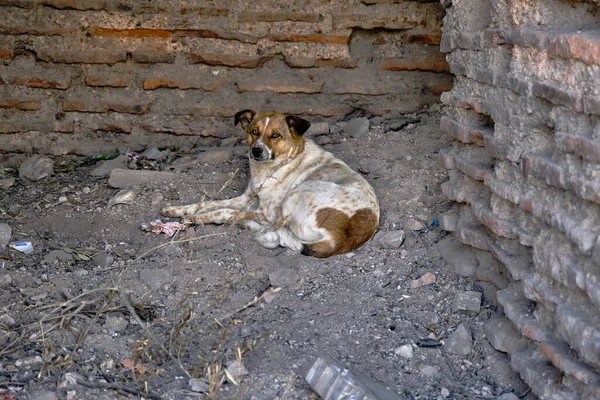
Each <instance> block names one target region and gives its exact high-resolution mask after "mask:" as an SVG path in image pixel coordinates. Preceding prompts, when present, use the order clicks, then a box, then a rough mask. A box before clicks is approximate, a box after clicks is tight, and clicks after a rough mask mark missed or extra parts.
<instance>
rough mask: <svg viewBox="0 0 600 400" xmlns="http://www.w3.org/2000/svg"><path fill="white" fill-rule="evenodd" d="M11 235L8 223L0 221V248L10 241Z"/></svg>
mask: <svg viewBox="0 0 600 400" xmlns="http://www.w3.org/2000/svg"><path fill="white" fill-rule="evenodd" d="M11 237H12V229H11V227H10V226H9V225H8V224H5V223H3V222H0V249H4V248H5V247H6V245H7V244H8V243H9V242H10V238H11Z"/></svg>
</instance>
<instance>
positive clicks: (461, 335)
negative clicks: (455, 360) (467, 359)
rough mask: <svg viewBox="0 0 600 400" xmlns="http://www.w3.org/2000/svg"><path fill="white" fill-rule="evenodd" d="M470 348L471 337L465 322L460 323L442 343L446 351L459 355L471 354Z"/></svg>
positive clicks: (471, 343) (471, 346) (471, 344)
mask: <svg viewBox="0 0 600 400" xmlns="http://www.w3.org/2000/svg"><path fill="white" fill-rule="evenodd" d="M472 348H473V338H472V337H471V332H470V331H469V329H468V328H467V327H466V326H465V324H460V325H459V326H458V327H457V328H456V330H455V331H454V332H452V334H451V335H450V337H449V338H448V339H447V340H446V342H445V343H444V349H445V350H446V352H448V353H450V354H456V355H459V356H466V355H469V354H471V350H472Z"/></svg>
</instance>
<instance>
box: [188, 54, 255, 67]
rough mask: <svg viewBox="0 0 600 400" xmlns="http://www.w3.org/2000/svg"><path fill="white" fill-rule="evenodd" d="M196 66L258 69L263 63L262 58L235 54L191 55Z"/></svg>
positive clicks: (191, 59)
mask: <svg viewBox="0 0 600 400" xmlns="http://www.w3.org/2000/svg"><path fill="white" fill-rule="evenodd" d="M189 57H190V61H191V62H192V63H195V64H208V65H225V66H228V67H237V68H256V67H258V66H259V65H260V64H261V62H262V60H263V59H262V57H260V56H241V55H234V54H189Z"/></svg>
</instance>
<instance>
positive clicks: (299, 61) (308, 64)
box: [284, 56, 358, 68]
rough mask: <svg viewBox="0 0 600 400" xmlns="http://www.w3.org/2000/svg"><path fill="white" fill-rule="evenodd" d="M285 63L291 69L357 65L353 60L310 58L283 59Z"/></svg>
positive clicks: (353, 66) (350, 66) (351, 66)
mask: <svg viewBox="0 0 600 400" xmlns="http://www.w3.org/2000/svg"><path fill="white" fill-rule="evenodd" d="M284 61H285V63H286V64H287V65H288V66H289V67H292V68H321V67H330V68H356V66H357V65H358V63H357V61H356V60H353V59H346V58H343V59H332V58H310V57H289V56H288V57H285V59H284Z"/></svg>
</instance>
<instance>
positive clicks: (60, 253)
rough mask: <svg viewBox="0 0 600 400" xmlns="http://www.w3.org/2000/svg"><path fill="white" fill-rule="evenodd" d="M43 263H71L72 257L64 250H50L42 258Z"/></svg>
mask: <svg viewBox="0 0 600 400" xmlns="http://www.w3.org/2000/svg"><path fill="white" fill-rule="evenodd" d="M44 261H45V262H46V263H48V264H52V263H54V262H57V261H73V256H72V255H70V254H69V253H67V252H66V251H64V250H52V251H51V252H50V253H48V254H46V255H45V256H44Z"/></svg>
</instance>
